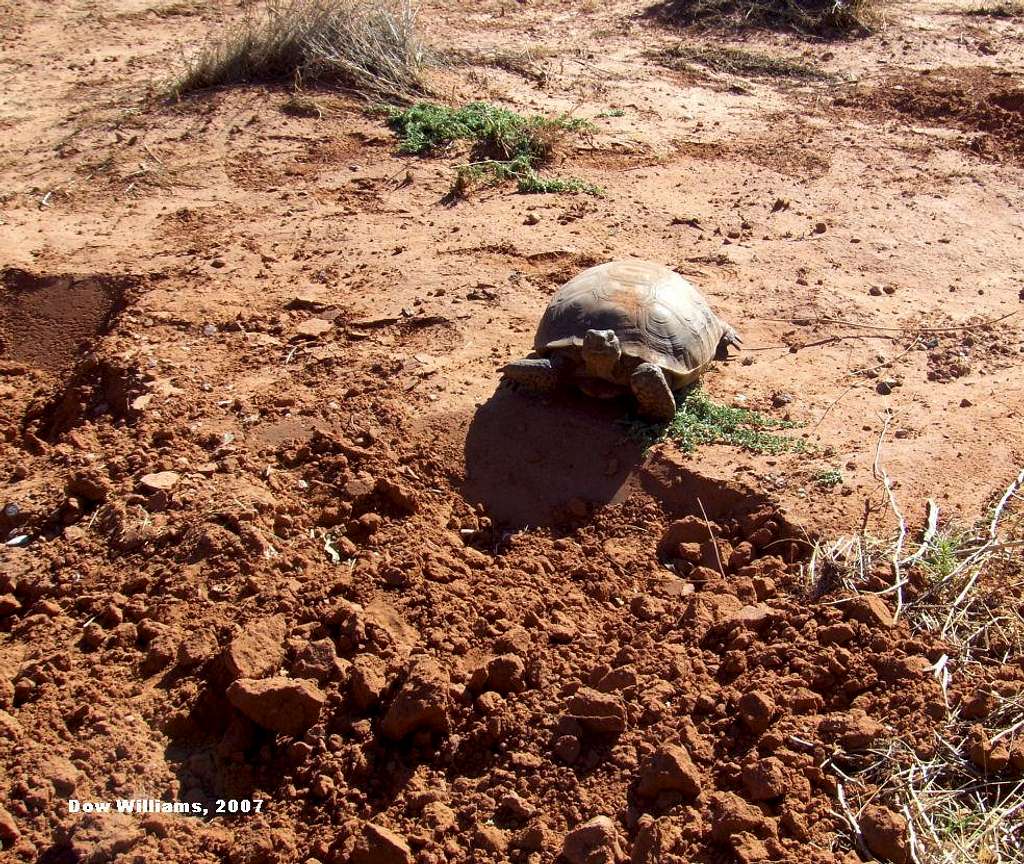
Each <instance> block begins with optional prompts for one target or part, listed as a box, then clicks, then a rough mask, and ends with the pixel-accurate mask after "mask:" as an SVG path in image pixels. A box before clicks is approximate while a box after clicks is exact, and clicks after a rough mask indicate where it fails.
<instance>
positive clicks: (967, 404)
mask: <svg viewBox="0 0 1024 864" xmlns="http://www.w3.org/2000/svg"><path fill="white" fill-rule="evenodd" d="M972 405H974V403H973V402H972V401H971V400H970V399H961V400H960V407H961V408H970V407H971V406H972Z"/></svg>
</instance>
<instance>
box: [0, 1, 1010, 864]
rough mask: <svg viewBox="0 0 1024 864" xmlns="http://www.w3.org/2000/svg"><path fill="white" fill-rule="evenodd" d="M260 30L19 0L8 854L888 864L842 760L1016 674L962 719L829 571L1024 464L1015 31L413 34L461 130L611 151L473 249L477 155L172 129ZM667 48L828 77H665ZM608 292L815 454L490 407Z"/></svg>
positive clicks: (991, 669)
mask: <svg viewBox="0 0 1024 864" xmlns="http://www.w3.org/2000/svg"><path fill="white" fill-rule="evenodd" d="M240 9H241V7H240V6H238V5H237V4H234V3H230V2H223V0H218V2H211V3H200V2H188V0H186V2H173V3H172V2H164V0H159V2H153V0H107V2H96V0H74V2H71V0H66V2H51V0H45V2H44V0H23V2H14V0H3V2H0V80H2V87H0V106H2V112H0V130H2V133H0V137H2V139H3V143H2V144H0V177H2V185H0V268H2V273H0V277H2V279H0V504H2V505H3V511H2V513H0V531H2V534H3V539H4V540H5V541H7V545H5V546H4V547H3V548H2V551H0V741H2V742H3V746H2V747H0V766H2V773H0V858H2V859H3V860H10V861H23V862H24V861H42V862H75V861H90V862H107V861H118V862H128V861H142V862H145V861H158V860H160V861H176V862H177V861H180V862H184V861H188V862H196V864H198V862H221V861H229V862H237V864H243V862H244V864H257V862H267V864H270V862H282V864H283V862H293V861H294V862H324V864H341V862H353V864H370V862H373V864H391V862H400V864H408V862H418V864H440V862H448V861H451V862H459V861H466V862H488V861H494V862H497V861H516V862H520V861H521V862H534V864H536V862H553V861H556V860H563V861H568V862H570V864H583V862H588V864H596V862H624V861H627V860H628V861H630V862H633V864H655V862H692V864H696V862H707V864H710V862H730V861H741V862H744V864H748V862H751V864H752V862H758V861H776V862H779V861H786V862H789V861H792V862H816V864H839V862H843V864H852V862H856V861H859V860H861V857H862V855H864V854H866V852H864V849H863V846H862V847H861V850H860V851H858V847H857V845H856V844H855V843H854V842H853V840H852V839H851V837H850V834H849V831H848V830H847V829H848V823H847V820H846V819H845V817H844V815H843V811H842V809H841V806H840V804H839V803H838V799H837V787H838V785H839V783H840V782H841V780H842V777H843V774H842V771H843V769H844V766H846V767H848V766H850V765H853V764H855V763H856V760H857V758H858V754H859V753H863V752H864V751H866V750H869V749H870V748H871V747H872V746H874V745H876V744H877V743H878V742H880V741H884V740H889V739H891V738H894V737H897V738H900V739H901V740H903V741H905V742H909V743H910V745H911V746H913V747H915V748H917V750H918V752H919V753H921V754H924V755H925V756H927V754H928V753H929V752H934V749H935V748H936V747H937V746H940V744H939V743H938V742H937V740H936V736H935V730H936V729H937V728H938V725H939V723H940V721H941V719H942V718H943V717H945V716H946V712H947V710H948V709H949V707H950V705H952V706H954V707H956V706H959V705H961V704H967V703H971V704H972V705H973V706H974V709H972V710H976V711H977V712H978V713H979V714H983V713H984V706H983V705H982V706H981V707H980V708H979V707H978V704H976V703H979V700H978V698H977V693H978V692H980V691H979V688H983V687H989V688H991V687H997V688H999V689H1000V692H1001V693H1003V694H1004V695H1012V694H1014V693H1017V692H1019V689H1020V686H1021V681H1022V674H1024V673H1022V667H1021V665H1020V663H1019V662H1018V661H1017V660H1012V661H1007V662H996V661H992V662H988V663H985V664H980V668H974V669H973V671H970V674H967V673H966V672H965V674H963V675H954V677H953V680H952V684H951V686H950V687H949V688H948V689H947V691H946V692H944V691H943V690H942V688H941V687H940V684H939V682H938V681H937V680H936V678H935V676H934V675H932V674H931V672H930V670H931V669H932V668H933V667H934V664H935V663H936V661H939V660H940V659H941V658H942V656H943V654H944V653H945V652H946V650H947V648H946V646H945V645H944V644H943V643H942V641H941V640H939V639H938V638H937V637H934V636H931V635H929V634H928V633H926V632H915V631H913V630H912V629H911V628H910V627H909V626H908V625H907V623H906V622H905V621H904V620H894V612H895V611H896V610H894V609H893V604H892V595H891V594H886V593H883V594H881V595H880V596H875V595H871V594H862V595H860V596H852V595H851V594H850V593H849V591H846V590H844V586H842V585H834V586H828V585H824V586H809V585H808V559H809V556H810V554H811V550H812V548H813V546H814V544H815V542H817V541H819V540H827V539H829V538H834V537H836V536H839V535H840V534H843V533H856V532H860V531H865V532H871V533H873V534H875V535H877V536H882V537H884V536H889V535H890V534H891V532H892V530H893V527H894V521H893V515H892V512H891V509H890V508H889V506H888V504H887V499H886V495H885V491H884V487H883V485H882V483H881V482H880V478H881V477H882V476H883V472H884V476H886V477H888V478H891V481H892V487H893V490H894V493H895V495H896V497H897V499H898V500H899V502H901V504H902V506H903V512H904V513H905V515H906V518H907V521H908V524H909V527H910V529H911V530H912V531H917V530H919V529H920V527H921V525H922V522H923V519H924V514H925V509H924V508H925V501H926V500H927V499H929V498H931V499H933V500H934V501H936V502H937V504H938V505H939V508H940V512H941V513H942V514H943V518H944V519H950V520H962V521H963V522H965V523H970V522H972V521H973V520H975V519H977V518H979V517H981V516H983V515H984V514H985V512H986V508H988V507H990V506H991V504H992V503H993V500H994V499H993V496H996V497H998V493H999V490H1001V489H1004V488H1006V485H1007V482H1008V481H1009V480H1010V479H1011V478H1012V477H1013V476H1014V475H1015V474H1016V473H1017V471H1018V470H1019V467H1020V466H1021V464H1022V463H1024V432H1022V427H1021V424H1020V416H1021V411H1022V408H1024V376H1022V375H1021V367H1022V361H1024V353H1022V352H1024V334H1022V331H1021V327H1020V324H1021V318H1020V313H1021V311H1022V305H1021V303H1022V300H1024V267H1022V263H1021V261H1022V256H1021V250H1022V249H1024V217H1022V215H1021V214H1022V208H1024V187H1022V182H1021V181H1022V176H1024V175H1022V166H1024V150H1022V149H1021V140H1022V130H1024V125H1022V124H1024V121H1022V113H1021V111H1022V99H1021V96H1022V93H1024V91H1022V89H1021V87H1022V81H1021V69H1022V68H1024V39H1022V37H1024V24H1022V22H1021V21H1020V19H1013V18H999V17H991V18H987V17H983V16H968V15H965V14H963V9H962V8H960V7H958V6H957V4H955V3H953V2H952V0H948V2H939V0H913V2H891V3H887V4H885V6H884V17H885V21H884V24H883V26H881V27H880V28H879V29H878V30H877V31H876V32H875V33H874V34H872V35H868V36H865V37H863V38H859V39H852V40H838V41H825V40H822V39H809V38H805V37H802V36H800V35H798V34H794V33H770V32H759V33H754V32H742V33H739V34H736V33H726V34H725V35H721V34H714V33H708V32H707V31H694V30H687V29H682V28H678V27H674V26H673V25H672V23H671V21H669V20H666V17H665V16H664V15H654V14H652V11H651V9H649V8H647V6H646V4H644V3H643V2H632V0H630V2H625V0H611V2H608V3H600V4H599V3H589V2H581V3H569V2H566V0H529V2H523V3H517V2H508V0H484V2H480V3H476V4H462V3H457V2H453V0H425V2H424V3H423V4H422V6H421V8H420V21H421V26H422V29H423V31H424V36H425V38H426V39H427V40H429V41H430V42H431V43H433V44H435V45H444V46H446V47H453V48H461V49H463V50H464V51H467V52H470V53H471V56H475V57H476V60H473V61H470V62H468V63H466V64H463V65H457V66H455V67H451V68H447V69H441V70H438V71H437V76H438V78H439V80H441V81H443V86H444V92H445V98H446V99H450V101H452V102H453V103H459V102H464V101H468V100H472V99H488V100H492V101H497V102H500V103H503V104H507V105H509V106H511V107H514V108H515V109H517V110H520V111H524V112H543V113H546V114H555V113H559V112H566V111H568V112H572V113H573V114H574V115H575V116H580V117H586V118H588V119H591V120H592V122H593V124H594V127H595V129H594V131H593V132H592V133H591V134H589V135H587V136H585V137H583V138H579V139H572V140H569V141H567V142H566V143H565V145H564V146H563V147H562V148H561V149H560V150H559V157H558V159H559V162H558V165H557V166H556V168H557V170H558V171H559V172H561V173H563V174H566V175H568V174H572V175H574V176H579V177H582V178H584V179H586V180H587V181H589V182H593V183H596V184H598V185H599V186H600V187H602V188H603V189H604V196H603V197H592V196H587V195H561V194H555V195H523V194H517V193H516V192H515V191H514V190H513V189H510V188H508V187H506V186H500V187H494V188H481V189H478V190H476V191H475V192H474V193H473V194H472V195H470V197H469V198H468V199H467V200H464V201H460V202H457V203H456V204H455V205H454V206H449V204H446V203H444V199H445V194H446V192H447V190H448V188H449V186H450V184H451V178H452V166H453V165H454V164H455V163H456V162H457V161H458V159H459V156H458V154H452V155H450V156H443V155H442V156H440V157H431V158H410V157H407V156H402V155H400V154H399V153H398V152H397V144H396V140H395V138H394V136H393V134H392V133H391V132H390V131H389V130H388V129H387V128H386V126H384V125H382V123H381V120H380V118H379V117H377V116H374V115H372V114H368V113H367V112H366V111H365V110H364V107H363V105H362V104H361V103H360V102H359V101H357V100H354V99H350V98H348V97H345V96H344V95H339V94H337V93H330V92H319V91H313V92H312V97H311V98H312V99H313V100H314V101H317V100H318V108H317V110H313V111H307V112H305V114H304V115H302V114H301V112H300V114H299V115H297V114H296V112H295V111H294V110H291V108H292V107H293V104H294V102H293V100H291V97H290V95H289V92H288V89H287V88H281V87H274V86H261V85H251V86H245V87H236V88H223V89H217V90H213V91H209V92H206V93H202V94H199V95H197V96H195V97H190V98H188V99H184V100H182V101H179V102H172V103H168V102H161V101H159V100H158V99H155V98H153V96H152V92H153V88H154V86H155V85H157V84H159V83H160V82H162V81H166V80H167V79H168V78H169V77H171V76H172V75H173V74H174V72H175V70H176V69H179V68H180V65H181V62H182V58H183V57H184V56H187V55H188V54H189V53H190V52H192V51H194V50H195V48H196V46H197V45H199V44H200V43H201V42H202V41H203V40H204V39H205V38H207V37H208V36H209V34H211V33H215V32H217V31H218V29H219V28H221V27H222V26H224V25H225V24H226V23H227V22H229V21H231V20H233V19H234V18H236V17H237V16H238V15H239V14H240ZM656 11H657V10H656ZM662 11H663V10H662ZM681 40H682V41H685V42H687V43H689V44H695V45H698V44H699V45H703V46H706V45H707V44H722V45H730V46H732V47H738V48H742V49H756V50H757V51H761V52H765V53H768V54H771V55H775V56H783V57H789V58H797V59H799V60H800V61H801V62H803V63H805V64H810V65H813V66H815V67H817V68H818V69H819V70H820V71H821V72H823V73H825V74H824V76H822V77H819V78H814V79H799V80H790V79H785V78H776V77H758V76H746V77H741V76H738V75H734V74H730V73H729V72H708V71H706V70H701V69H700V68H699V67H698V68H692V69H684V70H680V69H679V68H678V67H676V68H671V64H665V63H662V62H659V60H658V59H657V51H659V50H664V49H666V48H670V47H671V46H674V45H676V44H677V43H679V42H680V41H681ZM524 49H530V50H531V51H532V54H531V55H530V58H529V62H528V63H525V64H522V63H520V64H511V63H507V62H506V63H494V62H491V61H488V59H487V58H488V57H490V58H491V60H493V57H494V56H496V54H495V52H502V51H505V52H508V51H510V50H514V51H522V50H524ZM472 52H475V54H473V53H472ZM499 67H500V68H499ZM630 256H636V257H642V258H649V259H653V260H657V261H662V262H664V263H666V264H668V265H670V266H672V267H673V268H675V269H676V270H677V271H678V272H680V273H681V274H683V275H684V276H686V277H687V278H688V279H690V280H692V281H694V282H695V283H696V284H698V285H699V286H700V287H701V288H702V290H703V291H704V292H705V293H706V295H707V296H708V297H709V299H710V300H711V302H712V304H713V305H714V306H715V308H716V309H718V310H720V311H721V313H722V314H723V316H724V317H726V318H727V319H728V320H729V321H731V322H733V323H734V324H735V325H736V327H737V328H738V329H739V330H740V331H741V332H742V335H743V339H744V346H745V350H744V351H743V352H742V353H741V354H740V355H738V356H737V357H735V358H734V359H732V360H730V361H729V362H728V363H725V364H719V365H718V366H717V367H716V368H715V369H714V370H713V371H712V372H711V373H710V374H709V375H708V376H707V379H706V382H705V386H706V388H707V390H708V392H709V393H710V394H711V396H712V397H713V398H714V399H715V400H717V401H719V402H722V403H726V404H732V405H740V406H745V407H749V408H756V409H759V410H761V411H764V412H765V413H766V414H768V415H770V416H772V417H775V418H776V419H789V420H792V421H794V422H796V423H797V424H799V425H798V426H796V427H795V428H794V429H793V430H791V432H789V433H787V434H792V435H793V436H795V437H797V438H799V439H800V440H802V441H803V442H804V444H805V447H804V449H803V450H801V451H800V452H794V453H787V454H783V455H778V456H771V455H758V454H754V453H749V452H746V451H743V450H740V449H737V448H735V447H728V446H724V445H712V446H707V447H703V448H701V449H700V450H698V451H697V452H695V453H692V454H687V453H684V452H682V451H681V450H680V449H679V448H678V447H677V446H676V445H675V444H673V443H672V442H661V443H659V444H656V445H655V446H653V447H651V448H649V449H644V448H643V447H642V446H641V445H640V444H639V443H638V442H637V440H636V439H635V438H634V437H631V436H630V434H629V430H628V429H627V428H626V427H625V426H624V425H623V424H622V423H621V422H620V421H621V420H622V417H623V413H624V412H623V406H621V405H617V404H614V403H612V404H608V403H599V402H596V401H592V400H588V399H587V398H586V397H583V396H572V395H566V396H564V398H563V397H559V398H550V399H540V398H535V397H531V396H529V395H526V394H523V393H519V392H516V391H514V390H510V389H508V388H503V387H500V386H499V382H500V372H499V370H500V367H501V365H502V364H503V363H504V362H506V361H508V360H509V359H512V358H515V357H519V356H522V355H523V354H525V353H526V352H527V351H528V350H529V348H530V343H531V340H532V334H533V329H534V327H535V325H536V321H537V319H538V317H539V315H540V312H541V311H542V309H543V308H544V305H545V303H546V301H547V298H548V297H549V296H550V295H551V294H552V292H553V291H554V290H555V289H556V288H557V287H558V286H559V285H560V284H561V283H562V282H564V281H565V280H566V279H567V278H569V277H571V276H572V275H573V274H575V273H576V272H578V271H579V270H581V269H583V268H584V267H587V266H590V265H592V264H595V263H598V262H601V261H604V260H609V259H613V258H621V257H630ZM829 472H831V473H830V474H829ZM836 472H838V474H837V473H836ZM826 474H829V476H833V477H836V476H838V477H841V481H842V482H840V483H838V484H835V485H830V484H828V483H823V482H819V481H820V479H821V478H822V477H823V476H826ZM865 578H866V580H867V581H866V583H865V584H866V586H867V588H868V589H874V590H877V591H883V592H884V591H885V589H886V587H887V586H888V585H890V584H891V582H890V581H888V580H890V578H891V576H890V573H889V572H888V571H887V570H885V569H884V568H883V569H880V570H879V571H878V572H873V573H868V574H866V575H865ZM812 589H820V590H812ZM995 653H996V654H997V653H998V652H995ZM993 656H995V654H994V655H993ZM1004 656H1005V653H1004ZM977 665H978V664H976V666H977ZM972 700H973V701H972ZM980 702H981V703H983V702H984V699H982V700H980ZM1013 752H1014V755H1015V758H1014V760H1011V762H1013V764H1012V765H1010V766H1009V767H1007V768H1006V770H1007V771H1010V772H1012V771H1013V770H1016V769H1015V768H1014V767H1013V766H1014V765H1017V763H1018V762H1020V763H1021V764H1020V765H1017V768H1020V767H1024V759H1021V758H1019V757H1021V756H1024V751H1020V752H1018V750H1014V751H1013ZM71 799H75V800H79V801H89V802H93V801H115V800H116V799H150V800H153V801H157V802H160V801H163V802H172V801H174V802H183V803H187V804H188V805H190V806H192V805H195V807H196V808H197V809H198V810H199V811H200V815H195V816H193V815H188V816H186V815H182V814H173V813H165V812H147V813H144V814H138V813H133V814H130V815H126V814H117V813H91V814H90V813H72V812H69V804H68V802H69V800H71ZM229 799H233V800H236V801H245V802H249V801H253V800H258V801H260V802H262V803H261V805H259V806H260V812H258V813H256V812H248V813H245V812H239V813H220V814H218V813H216V812H214V811H215V809H216V802H217V801H218V800H229ZM245 806H246V807H251V806H254V805H249V804H246V805H245ZM202 808H208V810H209V813H207V814H206V815H201V811H202ZM155 809H159V808H155ZM861 816H862V819H861V823H862V824H861V828H862V830H863V834H864V837H863V839H864V840H866V841H868V845H869V846H870V848H871V851H873V852H874V853H875V854H876V855H878V856H879V857H882V858H885V857H887V858H889V859H890V860H893V861H896V862H897V864H903V862H904V861H907V860H909V852H908V846H907V841H906V838H905V836H904V833H905V827H906V826H905V823H902V824H901V820H902V816H901V815H900V814H899V813H897V812H894V811H892V810H889V809H886V808H885V807H875V808H874V809H871V808H868V809H867V810H864V811H862V813H861ZM922 864H924V862H922Z"/></svg>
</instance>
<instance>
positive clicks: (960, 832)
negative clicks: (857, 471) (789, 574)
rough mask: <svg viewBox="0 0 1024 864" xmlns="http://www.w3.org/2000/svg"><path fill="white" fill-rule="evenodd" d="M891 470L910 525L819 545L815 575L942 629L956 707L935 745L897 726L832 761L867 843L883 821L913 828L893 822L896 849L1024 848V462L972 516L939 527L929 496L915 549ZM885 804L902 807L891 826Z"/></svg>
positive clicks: (861, 842)
mask: <svg viewBox="0 0 1024 864" xmlns="http://www.w3.org/2000/svg"><path fill="white" fill-rule="evenodd" d="M876 468H877V465H876ZM880 479H881V480H882V481H883V483H884V486H885V489H886V492H887V495H888V499H889V503H890V505H891V507H892V509H893V512H894V513H895V515H896V517H897V519H898V521H899V524H900V531H899V535H898V537H897V538H896V539H895V540H894V541H881V540H877V539H872V538H869V537H866V536H864V535H860V536H856V537H847V538H842V539H840V540H838V541H836V542H834V543H832V544H831V545H830V546H828V547H827V548H822V547H819V548H818V549H817V550H816V552H815V555H814V556H813V558H812V560H811V562H810V566H809V571H808V576H809V581H810V583H811V587H812V590H814V589H815V588H817V589H818V590H822V589H823V590H826V591H827V590H832V589H834V588H836V587H845V588H846V589H848V590H854V591H858V590H859V591H864V590H869V589H870V590H873V591H875V592H876V593H881V594H884V595H885V596H886V598H887V599H890V600H893V601H895V606H896V616H897V617H902V618H903V619H904V620H905V621H906V622H907V624H908V625H909V626H910V627H911V628H912V629H913V630H915V631H917V632H920V633H922V634H929V635H930V636H931V637H938V639H939V641H940V643H941V644H943V645H945V646H946V648H945V653H943V654H942V656H940V657H939V658H938V659H937V660H936V661H935V663H934V665H933V666H932V667H931V668H930V670H929V671H930V672H931V673H932V674H933V675H934V676H935V678H936V679H937V681H938V683H939V684H940V685H941V688H942V694H943V699H944V703H945V716H944V717H937V718H936V719H937V720H939V721H940V722H939V723H938V724H937V727H936V729H935V732H934V739H933V741H932V742H931V743H932V745H933V746H931V747H930V748H929V750H928V752H921V750H920V748H915V747H914V746H912V745H911V744H910V743H909V742H907V741H903V740H900V739H891V740H889V741H887V742H885V743H884V744H881V745H880V746H876V747H875V748H873V749H872V750H870V751H868V752H867V753H866V754H864V756H862V757H860V758H859V760H858V761H857V762H855V763H852V764H844V765H842V766H839V765H835V764H834V765H832V766H831V767H832V768H833V770H834V771H835V772H836V773H837V774H838V775H839V777H840V783H839V784H838V796H839V805H840V808H841V809H842V810H843V817H844V819H845V821H846V822H847V824H848V826H849V833H850V835H851V838H852V840H853V841H854V842H855V843H856V844H857V845H858V846H859V847H860V848H861V849H864V850H865V851H867V849H870V847H871V845H872V841H874V842H876V843H877V842H878V836H879V832H880V831H881V832H882V834H883V835H884V833H885V831H884V830H883V828H884V829H885V830H889V831H890V833H892V832H893V830H895V832H896V834H900V835H902V836H895V835H894V836H890V838H889V839H890V841H891V842H892V844H893V848H892V850H891V852H892V854H890V855H889V856H888V857H890V858H892V857H893V855H895V856H896V857H897V858H901V857H902V858H904V859H905V860H906V861H908V862H910V861H916V862H920V864H925V862H941V864H968V862H971V864H973V862H986V864H996V862H1004V861H1006V862H1010V861H1020V860H1021V850H1022V848H1024V847H1022V844H1024V779H1022V777H1021V774H1022V773H1024V695H1022V693H1021V688H1020V681H1019V680H1016V679H1019V677H1020V675H1019V669H1020V665H1021V662H1022V660H1024V506H1021V505H1022V504H1024V492H1022V489H1024V471H1021V472H1020V474H1018V475H1017V477H1016V478H1015V479H1014V480H1013V482H1012V483H1010V485H1009V486H1008V487H1007V488H1006V490H1005V491H1004V493H1003V494H1002V496H1001V497H1000V498H999V499H998V501H996V502H995V503H994V506H993V508H992V512H991V515H990V517H989V518H988V519H986V520H985V521H984V522H982V523H980V524H979V525H976V526H973V527H970V528H956V527H954V526H945V527H940V526H939V512H938V508H937V507H936V506H935V505H934V503H932V502H929V513H928V524H927V528H926V529H925V532H924V535H923V537H922V539H921V541H920V543H919V545H917V548H916V549H915V550H914V551H913V552H912V553H910V554H907V553H906V548H905V547H906V545H907V538H908V533H907V530H906V523H905V521H904V519H903V516H902V515H901V513H900V511H899V507H898V505H897V503H896V500H895V497H894V495H893V494H892V488H891V485H890V483H889V480H888V477H887V476H886V475H885V474H884V472H880ZM886 568H887V569H888V570H889V572H890V574H891V578H890V579H888V580H886V581H888V582H889V583H890V584H888V585H887V586H885V587H883V586H881V585H880V582H879V577H878V574H879V572H880V570H883V571H884V570H885V569H886ZM876 805H884V807H885V808H887V810H888V813H889V817H890V819H891V821H890V822H889V823H887V825H885V826H883V828H880V827H879V825H878V820H877V816H876V813H877V811H874V809H873V808H874V807H875V806H876ZM865 819H867V820H868V827H867V828H866V827H865ZM869 834H870V835H871V836H869ZM870 851H872V852H877V851H878V850H877V849H870ZM894 860H895V859H894Z"/></svg>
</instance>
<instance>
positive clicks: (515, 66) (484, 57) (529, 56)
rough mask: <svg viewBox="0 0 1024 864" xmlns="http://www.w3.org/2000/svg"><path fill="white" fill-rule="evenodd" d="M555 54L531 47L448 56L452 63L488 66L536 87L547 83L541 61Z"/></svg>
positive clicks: (545, 49)
mask: <svg viewBox="0 0 1024 864" xmlns="http://www.w3.org/2000/svg"><path fill="white" fill-rule="evenodd" d="M556 54H557V51H556V50H555V49H554V48H543V47H531V48H525V49H522V50H514V49H512V50H499V51H472V50H470V51H466V50H457V51H452V52H451V53H450V54H449V57H450V58H451V60H452V62H453V63H459V64H463V65H466V66H490V67H492V68H494V69H501V70H502V71H504V72H510V73H512V74H513V75H518V76H519V77H520V78H522V79H524V80H526V81H531V82H532V83H534V84H537V85H538V86H543V85H544V84H546V83H547V80H548V73H547V71H546V70H545V69H544V67H543V65H542V64H541V61H542V60H544V59H545V58H547V57H552V56H554V55H556Z"/></svg>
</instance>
